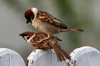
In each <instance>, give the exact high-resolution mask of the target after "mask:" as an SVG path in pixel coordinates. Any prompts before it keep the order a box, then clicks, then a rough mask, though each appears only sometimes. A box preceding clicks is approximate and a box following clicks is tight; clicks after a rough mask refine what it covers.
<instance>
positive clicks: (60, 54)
mask: <svg viewBox="0 0 100 66" xmlns="http://www.w3.org/2000/svg"><path fill="white" fill-rule="evenodd" d="M53 48H54V51H55V53H56V56H57V59H58V61H65V60H66V59H69V60H70V59H71V58H70V56H69V55H68V54H67V53H66V52H65V51H64V50H63V49H61V47H60V46H59V45H57V44H56V45H54V46H53Z"/></svg>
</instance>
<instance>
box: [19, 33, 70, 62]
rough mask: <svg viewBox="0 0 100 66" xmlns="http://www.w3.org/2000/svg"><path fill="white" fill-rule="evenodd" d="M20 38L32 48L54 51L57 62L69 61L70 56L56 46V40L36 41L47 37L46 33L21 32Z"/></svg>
mask: <svg viewBox="0 0 100 66" xmlns="http://www.w3.org/2000/svg"><path fill="white" fill-rule="evenodd" d="M19 35H20V36H22V37H23V38H24V39H25V40H26V41H27V42H28V43H29V44H31V45H32V46H34V47H37V48H40V49H43V50H47V49H54V51H55V53H56V56H57V59H58V61H65V60H66V59H69V60H70V56H69V55H68V54H67V53H66V52H65V51H64V50H63V49H61V47H60V46H59V45H58V38H57V37H54V36H52V37H51V38H50V39H47V40H44V41H42V42H41V43H38V41H40V40H42V39H44V38H46V37H48V35H47V34H46V33H43V32H37V33H35V32H29V31H28V32H23V33H21V34H19Z"/></svg>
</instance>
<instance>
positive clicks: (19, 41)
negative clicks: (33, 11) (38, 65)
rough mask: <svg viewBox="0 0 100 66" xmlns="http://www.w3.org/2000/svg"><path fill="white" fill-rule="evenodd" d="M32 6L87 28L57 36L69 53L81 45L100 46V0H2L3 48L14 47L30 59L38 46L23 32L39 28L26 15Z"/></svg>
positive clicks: (0, 34)
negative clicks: (29, 22)
mask: <svg viewBox="0 0 100 66" xmlns="http://www.w3.org/2000/svg"><path fill="white" fill-rule="evenodd" d="M31 7H37V8H38V9H40V10H45V11H47V12H49V13H51V14H52V15H53V16H55V17H57V18H59V19H60V20H62V21H63V22H64V23H65V24H67V25H68V26H71V27H75V28H82V29H84V32H64V33H60V34H59V35H56V36H58V37H59V38H60V39H62V40H63V41H62V42H60V43H59V44H60V45H61V47H62V48H63V49H64V50H66V52H67V53H70V52H72V51H73V50H74V49H75V48H77V47H81V46H92V47H95V48H97V49H100V35H99V34H100V0H0V48H10V49H13V50H15V51H17V52H18V53H20V54H21V56H22V57H23V58H24V60H25V61H26V58H27V56H28V55H29V54H30V53H31V52H32V51H33V49H34V47H32V46H31V45H29V44H28V43H27V42H26V41H24V40H23V38H22V37H20V36H19V33H21V32H24V31H38V30H36V29H35V28H33V27H32V25H31V24H26V19H25V18H24V12H25V11H26V10H27V9H28V8H31Z"/></svg>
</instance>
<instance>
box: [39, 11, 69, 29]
mask: <svg viewBox="0 0 100 66" xmlns="http://www.w3.org/2000/svg"><path fill="white" fill-rule="evenodd" d="M37 17H38V18H39V19H40V20H41V21H42V22H47V23H49V24H51V25H53V26H56V27H58V28H61V29H66V28H68V26H67V25H65V24H64V23H63V22H62V21H60V20H59V19H57V18H55V17H53V16H52V15H51V14H49V13H47V12H45V11H39V12H38V16H37Z"/></svg>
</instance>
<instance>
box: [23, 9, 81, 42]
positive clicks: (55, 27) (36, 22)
mask: <svg viewBox="0 0 100 66" xmlns="http://www.w3.org/2000/svg"><path fill="white" fill-rule="evenodd" d="M24 16H25V18H26V20H27V22H26V23H29V22H31V23H32V25H33V26H34V27H35V28H37V29H39V30H40V31H41V32H44V33H46V34H48V37H47V38H45V39H43V40H46V39H48V38H50V36H52V34H58V33H61V32H66V31H80V32H83V30H82V29H78V28H73V27H68V26H67V25H65V24H64V23H63V22H62V21H61V20H59V19H57V18H55V17H53V16H52V15H51V14H50V13H48V12H46V11H42V10H38V9H37V8H30V9H28V10H26V11H25V13H24Z"/></svg>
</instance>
